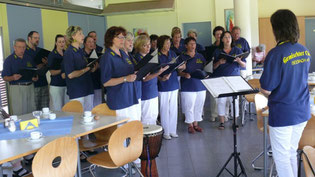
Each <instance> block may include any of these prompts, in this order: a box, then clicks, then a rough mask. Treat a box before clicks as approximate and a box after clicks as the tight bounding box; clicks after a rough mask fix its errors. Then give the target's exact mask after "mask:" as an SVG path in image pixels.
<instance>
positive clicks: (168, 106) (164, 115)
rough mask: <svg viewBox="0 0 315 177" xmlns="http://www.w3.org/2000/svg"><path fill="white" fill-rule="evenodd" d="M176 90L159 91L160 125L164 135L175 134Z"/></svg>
mask: <svg viewBox="0 0 315 177" xmlns="http://www.w3.org/2000/svg"><path fill="white" fill-rule="evenodd" d="M177 97H178V90H174V91H169V92H159V101H160V116H161V125H162V127H163V129H164V135H170V134H176V129H177V112H178V110H177V108H178V103H177V102H178V101H177V100H178V99H177Z"/></svg>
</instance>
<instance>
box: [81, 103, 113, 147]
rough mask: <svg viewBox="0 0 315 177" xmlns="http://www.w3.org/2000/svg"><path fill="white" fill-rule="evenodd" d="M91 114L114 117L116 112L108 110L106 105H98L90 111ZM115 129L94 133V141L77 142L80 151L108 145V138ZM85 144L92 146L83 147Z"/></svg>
mask: <svg viewBox="0 0 315 177" xmlns="http://www.w3.org/2000/svg"><path fill="white" fill-rule="evenodd" d="M92 114H94V115H103V116H116V111H114V110H111V109H109V108H108V106H107V104H106V103H103V104H99V105H97V106H95V107H94V108H93V109H92ZM116 129H117V126H112V127H109V128H106V129H103V130H100V131H97V132H95V133H94V136H95V139H94V140H86V139H80V140H79V148H80V151H89V150H93V149H97V148H100V147H104V146H107V145H108V141H109V137H110V136H111V134H112V133H113V132H114V131H115V130H116ZM85 144H93V146H85Z"/></svg>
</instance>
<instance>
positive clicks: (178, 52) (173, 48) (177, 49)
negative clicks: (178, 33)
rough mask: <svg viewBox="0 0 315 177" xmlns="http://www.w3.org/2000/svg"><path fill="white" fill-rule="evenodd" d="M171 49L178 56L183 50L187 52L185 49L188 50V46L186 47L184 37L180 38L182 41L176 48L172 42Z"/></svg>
mask: <svg viewBox="0 0 315 177" xmlns="http://www.w3.org/2000/svg"><path fill="white" fill-rule="evenodd" d="M171 50H172V51H173V52H175V53H176V55H177V56H178V55H180V54H182V53H183V52H185V51H186V47H185V41H184V39H181V40H180V42H179V47H178V48H176V47H175V46H174V44H173V43H172V44H171Z"/></svg>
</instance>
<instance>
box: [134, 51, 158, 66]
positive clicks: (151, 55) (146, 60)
mask: <svg viewBox="0 0 315 177" xmlns="http://www.w3.org/2000/svg"><path fill="white" fill-rule="evenodd" d="M157 54H158V49H156V50H155V51H153V52H152V53H148V54H147V55H146V56H144V57H143V58H142V59H141V60H140V61H139V62H138V64H137V65H136V66H135V67H134V70H135V71H139V70H140V68H142V67H143V66H145V65H146V64H147V63H149V62H150V61H151V59H152V58H154V57H155V56H157ZM157 63H158V61H157Z"/></svg>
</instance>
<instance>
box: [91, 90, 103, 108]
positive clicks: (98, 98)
mask: <svg viewBox="0 0 315 177" xmlns="http://www.w3.org/2000/svg"><path fill="white" fill-rule="evenodd" d="M101 103H102V89H97V90H94V97H93V107H95V106H97V105H99V104H101Z"/></svg>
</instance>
